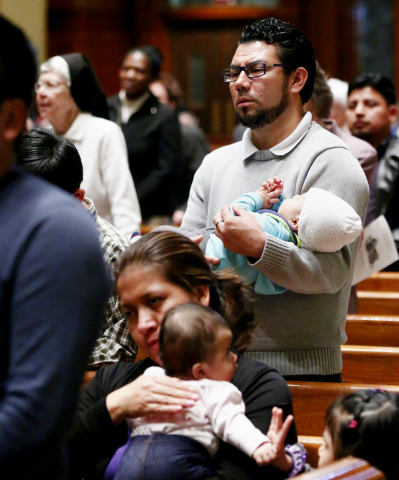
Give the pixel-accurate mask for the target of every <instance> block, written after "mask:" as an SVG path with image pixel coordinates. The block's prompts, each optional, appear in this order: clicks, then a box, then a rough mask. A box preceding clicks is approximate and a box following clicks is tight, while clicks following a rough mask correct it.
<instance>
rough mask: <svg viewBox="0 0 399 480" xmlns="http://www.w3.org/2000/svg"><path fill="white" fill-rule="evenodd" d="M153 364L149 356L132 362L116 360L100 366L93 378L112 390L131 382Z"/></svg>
mask: <svg viewBox="0 0 399 480" xmlns="http://www.w3.org/2000/svg"><path fill="white" fill-rule="evenodd" d="M153 366H156V364H155V363H154V362H153V361H152V360H150V359H149V358H146V359H145V360H139V361H138V362H134V363H131V362H116V363H113V364H111V365H105V366H104V367H102V368H100V370H98V372H97V373H96V375H95V379H96V382H98V383H99V384H100V385H107V386H108V390H109V391H114V390H117V389H118V388H121V387H123V386H124V385H127V384H128V383H130V382H133V380H136V378H138V377H140V376H141V375H143V373H144V372H145V371H146V370H147V369H148V368H150V367H153Z"/></svg>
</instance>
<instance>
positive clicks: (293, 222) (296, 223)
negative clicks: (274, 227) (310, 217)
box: [288, 215, 299, 232]
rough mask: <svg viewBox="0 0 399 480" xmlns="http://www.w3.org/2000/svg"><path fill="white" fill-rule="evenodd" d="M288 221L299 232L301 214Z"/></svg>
mask: <svg viewBox="0 0 399 480" xmlns="http://www.w3.org/2000/svg"><path fill="white" fill-rule="evenodd" d="M288 223H289V224H290V225H291V228H292V229H293V230H295V231H296V232H297V231H298V228H299V215H298V216H297V217H296V218H291V220H288Z"/></svg>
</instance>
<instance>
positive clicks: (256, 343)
mask: <svg viewBox="0 0 399 480" xmlns="http://www.w3.org/2000/svg"><path fill="white" fill-rule="evenodd" d="M9 44H12V45H13V49H10V48H8V45H9ZM222 67H226V68H225V69H224V70H223V72H222V77H223V81H224V82H225V83H226V88H229V90H230V94H231V98H232V102H233V106H234V109H235V112H236V114H237V117H238V119H239V120H240V123H241V125H242V126H243V127H245V128H243V129H241V131H240V130H238V129H237V131H236V132H235V135H236V136H237V137H239V139H238V138H237V140H238V141H237V142H235V143H232V144H231V145H227V146H225V147H222V148H220V149H217V150H214V151H212V152H210V147H209V144H208V143H207V141H206V137H205V135H204V133H203V132H202V130H201V129H200V126H199V123H198V120H197V119H196V118H195V116H194V115H192V114H190V113H189V112H187V111H185V107H184V102H183V100H182V93H181V90H180V89H179V86H178V84H176V80H175V79H174V78H173V76H170V75H168V74H166V73H163V72H162V54H161V52H160V50H158V49H157V48H155V47H154V46H150V45H146V46H141V47H134V48H133V49H131V50H129V51H128V52H127V54H126V56H125V58H124V59H123V62H122V65H121V68H120V71H119V78H120V86H121V88H120V91H119V93H118V94H117V95H116V96H114V97H111V98H109V99H106V97H105V95H104V92H103V90H102V88H101V85H100V83H99V81H98V79H97V77H96V74H95V72H94V70H93V67H92V66H91V64H90V61H89V60H88V59H87V58H86V57H85V56H84V55H83V54H81V53H72V54H68V55H59V56H55V57H52V58H50V59H48V60H47V61H46V62H44V63H43V64H42V65H41V66H40V68H39V70H38V71H37V66H36V62H35V58H34V56H33V53H32V48H31V45H30V44H29V41H28V40H27V39H26V37H25V36H24V34H23V32H22V31H21V30H19V29H18V28H17V27H15V26H14V25H12V24H11V23H10V22H9V21H7V20H6V19H5V18H3V17H0V225H1V229H0V257H1V261H0V282H1V288H0V345H1V347H2V348H1V352H2V353H1V357H0V466H1V467H2V471H4V472H12V478H18V479H21V480H23V479H38V480H39V479H41V480H45V479H60V480H62V479H67V478H68V479H70V480H74V479H76V480H81V479H82V478H84V479H86V480H89V479H99V480H100V479H101V480H102V479H104V480H111V479H115V480H144V479H145V478H151V479H152V480H158V479H159V480H160V479H162V480H169V479H170V480H180V479H182V480H183V479H187V478H190V479H193V480H196V479H198V480H200V479H214V480H217V479H229V480H255V479H260V478H264V477H265V476H268V478H271V479H276V480H279V479H283V478H289V477H293V476H296V475H297V474H299V473H301V472H304V471H306V470H307V469H308V468H309V466H308V465H307V463H306V451H305V450H304V447H303V446H302V445H301V444H299V443H298V438H297V431H296V426H295V417H294V413H295V412H293V406H292V399H291V395H290V391H289V388H288V385H287V380H292V379H294V380H306V381H314V382H342V376H341V371H342V354H341V345H342V344H344V343H345V341H346V334H345V321H346V314H347V311H348V302H349V301H350V300H351V301H350V302H349V305H350V307H349V309H353V310H352V311H355V310H356V291H355V290H354V289H353V288H352V287H351V285H352V277H353V272H354V266H355V260H356V255H357V251H358V249H359V245H360V242H361V233H362V228H363V226H364V225H366V224H367V223H368V222H370V221H372V220H373V219H374V218H376V217H377V216H379V215H380V214H383V215H385V216H386V218H387V221H388V224H389V226H390V228H391V230H392V234H393V237H394V240H395V242H396V245H397V247H398V249H399V211H398V208H397V205H396V204H397V198H398V195H399V189H398V188H397V184H398V181H399V159H398V154H397V151H398V149H399V139H398V137H396V135H395V131H394V127H393V126H394V125H395V122H396V119H397V113H398V112H397V106H396V94H395V88H394V85H393V83H392V82H391V81H390V80H389V79H388V78H386V77H384V76H383V75H380V74H370V73H365V74H361V75H359V76H358V77H357V78H355V79H354V80H352V81H351V82H350V83H349V86H348V93H347V97H348V98H347V107H346V114H345V117H343V116H342V115H340V106H341V107H342V95H341V96H340V97H339V101H338V100H336V105H335V106H334V91H332V90H334V82H331V81H330V80H332V79H330V80H328V79H327V76H326V74H325V72H324V71H323V69H322V68H321V66H320V65H319V64H318V62H316V59H315V55H314V52H313V48H312V45H311V43H310V41H309V40H308V39H307V38H306V37H305V35H304V34H303V33H302V32H300V31H299V30H297V29H296V28H295V27H294V26H292V25H291V24H289V23H286V22H282V21H280V20H278V19H275V18H267V19H264V20H258V21H255V22H253V23H251V24H249V25H247V26H246V27H245V28H244V30H243V32H242V34H241V37H240V39H239V42H238V46H237V48H236V50H235V53H234V55H233V58H232V61H231V65H230V66H222ZM335 84H336V85H339V88H341V87H342V82H336V83H335ZM330 85H331V86H330ZM32 96H34V102H35V106H34V108H33V109H32ZM32 112H36V113H35V114H34V113H32ZM28 114H29V115H30V121H29V122H27V117H28ZM333 117H334V118H333ZM28 125H29V130H28V127H27V126H28ZM369 198H370V201H369ZM237 199H238V200H237ZM171 218H173V219H174V223H175V226H170V225H167V224H168V223H169V221H170V219H171ZM142 222H144V223H148V224H154V225H162V226H159V227H158V228H155V230H154V231H153V232H151V233H148V234H146V235H144V236H141V235H140V228H141V223H142ZM163 224H166V225H163ZM176 225H177V226H176ZM397 266H398V265H397V264H396V265H395V264H394V265H392V266H391V267H390V268H391V269H395V268H396V267H397ZM138 349H139V350H140V351H141V353H142V354H143V357H144V359H143V360H139V361H136V356H137V352H138ZM86 370H97V373H96V375H95V377H94V378H93V379H92V380H91V381H90V382H89V383H88V384H87V385H86V386H85V387H84V388H81V383H82V378H83V374H84V372H85V371H86ZM320 433H321V432H320ZM323 436H324V445H323V446H322V447H321V449H320V452H319V454H320V458H319V466H323V465H328V464H329V463H331V462H333V461H334V460H336V459H339V458H342V457H345V456H347V455H355V456H359V457H362V458H365V459H366V460H368V461H369V462H370V463H371V464H372V465H374V466H376V467H377V468H379V469H380V470H381V471H382V472H384V474H385V476H386V478H387V479H388V480H395V479H397V478H399V460H398V459H397V457H396V455H395V449H396V446H397V444H398V442H399V394H397V393H392V392H385V391H384V390H381V389H377V390H367V391H363V392H360V393H354V394H351V395H349V396H347V397H345V398H343V399H339V400H337V402H335V403H334V404H333V405H332V406H331V407H330V409H329V410H328V411H327V413H326V425H325V431H324V434H323Z"/></svg>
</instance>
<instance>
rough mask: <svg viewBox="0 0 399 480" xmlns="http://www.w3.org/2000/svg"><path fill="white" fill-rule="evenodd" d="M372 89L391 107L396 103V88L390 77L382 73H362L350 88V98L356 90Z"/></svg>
mask: <svg viewBox="0 0 399 480" xmlns="http://www.w3.org/2000/svg"><path fill="white" fill-rule="evenodd" d="M366 87H370V88H372V89H373V90H375V91H376V92H378V93H379V94H381V95H382V96H383V97H384V99H385V101H386V102H387V104H388V106H389V105H394V104H395V103H396V92H395V86H394V84H393V82H392V80H390V79H389V78H388V77H386V76H385V75H382V74H381V73H362V74H360V75H358V76H357V77H356V78H354V79H353V80H352V81H351V82H350V83H349V87H348V97H349V95H350V94H351V93H352V92H353V91H354V90H359V89H361V88H366Z"/></svg>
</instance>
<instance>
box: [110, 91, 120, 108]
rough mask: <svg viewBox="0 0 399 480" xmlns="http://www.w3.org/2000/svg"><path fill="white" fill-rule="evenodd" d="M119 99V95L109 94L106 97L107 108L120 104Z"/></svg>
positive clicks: (116, 106)
mask: <svg viewBox="0 0 399 480" xmlns="http://www.w3.org/2000/svg"><path fill="white" fill-rule="evenodd" d="M120 103H121V101H120V98H119V95H118V94H116V95H111V96H110V97H107V105H108V108H110V107H111V108H118V107H119V105H120Z"/></svg>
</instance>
